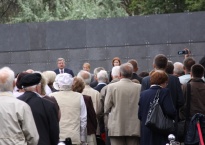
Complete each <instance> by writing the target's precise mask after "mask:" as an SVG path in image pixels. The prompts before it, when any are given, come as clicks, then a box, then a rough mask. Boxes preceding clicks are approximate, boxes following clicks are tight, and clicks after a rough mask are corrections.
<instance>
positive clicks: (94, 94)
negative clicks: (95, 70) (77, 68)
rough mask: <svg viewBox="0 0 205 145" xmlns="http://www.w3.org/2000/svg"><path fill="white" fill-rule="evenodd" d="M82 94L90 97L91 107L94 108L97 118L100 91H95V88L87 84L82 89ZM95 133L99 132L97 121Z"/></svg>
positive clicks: (99, 107) (99, 106)
mask: <svg viewBox="0 0 205 145" xmlns="http://www.w3.org/2000/svg"><path fill="white" fill-rule="evenodd" d="M82 94H83V95H87V96H90V97H91V99H92V101H93V107H94V109H95V113H96V115H97V118H98V115H99V114H100V110H101V102H100V93H99V92H98V91H96V90H95V89H93V88H91V87H90V86H89V85H85V88H84V89H83V92H82ZM97 121H98V120H97ZM96 134H97V135H99V134H100V127H99V123H98V124H97V130H96Z"/></svg>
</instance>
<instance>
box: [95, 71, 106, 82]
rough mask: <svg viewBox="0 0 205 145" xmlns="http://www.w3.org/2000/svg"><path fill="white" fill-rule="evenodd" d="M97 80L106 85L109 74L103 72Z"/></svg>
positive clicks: (98, 75)
mask: <svg viewBox="0 0 205 145" xmlns="http://www.w3.org/2000/svg"><path fill="white" fill-rule="evenodd" d="M97 79H98V82H99V83H100V82H104V83H106V82H107V80H108V74H107V71H105V70H101V71H100V72H99V73H98V74H97Z"/></svg>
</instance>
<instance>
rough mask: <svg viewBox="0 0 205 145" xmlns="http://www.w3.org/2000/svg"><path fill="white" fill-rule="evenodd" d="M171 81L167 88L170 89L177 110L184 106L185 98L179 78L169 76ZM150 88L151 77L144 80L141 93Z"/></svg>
mask: <svg viewBox="0 0 205 145" xmlns="http://www.w3.org/2000/svg"><path fill="white" fill-rule="evenodd" d="M168 77H169V80H168V85H167V88H169V90H170V93H171V97H172V101H173V104H174V106H175V108H176V109H177V110H179V108H180V107H182V106H183V105H184V97H183V93H182V89H181V84H180V82H179V78H178V77H176V76H173V75H170V74H168ZM149 88H150V76H147V77H145V78H143V79H142V89H141V91H144V90H147V89H149Z"/></svg>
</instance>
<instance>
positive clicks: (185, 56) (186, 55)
mask: <svg viewBox="0 0 205 145" xmlns="http://www.w3.org/2000/svg"><path fill="white" fill-rule="evenodd" d="M184 50H185V51H187V52H188V53H187V54H185V55H184V59H186V58H188V57H190V56H191V51H190V50H189V49H188V48H184Z"/></svg>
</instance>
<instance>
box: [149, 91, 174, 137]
mask: <svg viewBox="0 0 205 145" xmlns="http://www.w3.org/2000/svg"><path fill="white" fill-rule="evenodd" d="M159 94H160V89H158V90H157V93H156V95H155V98H154V100H153V102H152V103H150V109H149V111H148V114H147V119H146V122H145V126H147V127H148V128H150V129H151V130H153V131H158V132H161V133H170V132H172V131H173V130H174V120H172V119H170V118H168V117H167V116H166V115H164V113H163V111H162V108H161V106H160V104H159Z"/></svg>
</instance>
